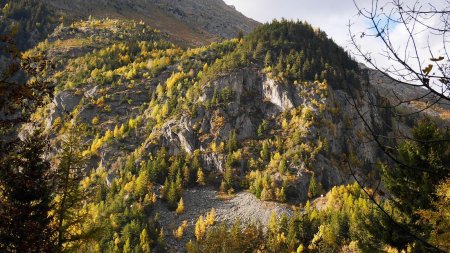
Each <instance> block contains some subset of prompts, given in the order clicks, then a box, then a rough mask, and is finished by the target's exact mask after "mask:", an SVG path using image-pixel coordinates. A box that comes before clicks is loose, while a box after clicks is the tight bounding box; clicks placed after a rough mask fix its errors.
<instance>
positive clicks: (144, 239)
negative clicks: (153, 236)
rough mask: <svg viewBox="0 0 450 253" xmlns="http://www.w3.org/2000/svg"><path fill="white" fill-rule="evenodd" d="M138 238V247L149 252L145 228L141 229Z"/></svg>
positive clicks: (144, 251) (144, 252)
mask: <svg viewBox="0 0 450 253" xmlns="http://www.w3.org/2000/svg"><path fill="white" fill-rule="evenodd" d="M139 239H140V247H141V250H142V252H143V253H150V237H149V236H148V233H147V229H145V228H144V229H143V230H142V232H141V235H140V236H139Z"/></svg>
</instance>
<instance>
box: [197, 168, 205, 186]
mask: <svg viewBox="0 0 450 253" xmlns="http://www.w3.org/2000/svg"><path fill="white" fill-rule="evenodd" d="M197 183H198V184H199V185H200V186H204V185H205V184H206V183H205V175H204V174H203V171H202V169H201V168H199V169H198V171H197Z"/></svg>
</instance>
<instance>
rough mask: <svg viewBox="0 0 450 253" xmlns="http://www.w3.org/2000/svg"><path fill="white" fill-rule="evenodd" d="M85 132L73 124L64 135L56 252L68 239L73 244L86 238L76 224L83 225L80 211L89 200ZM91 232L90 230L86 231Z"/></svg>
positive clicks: (58, 179) (58, 176)
mask: <svg viewBox="0 0 450 253" xmlns="http://www.w3.org/2000/svg"><path fill="white" fill-rule="evenodd" d="M81 138H82V133H81V131H80V130H79V129H75V128H73V127H70V128H69V130H68V132H67V134H66V136H64V138H63V140H62V145H61V149H60V150H61V151H60V152H59V154H58V155H57V158H58V161H59V164H58V170H57V173H56V179H55V181H56V186H57V189H56V197H55V198H54V203H53V206H54V213H55V216H54V224H55V231H56V249H55V251H56V252H61V251H63V249H64V246H65V243H66V242H70V244H71V245H74V243H76V242H77V240H79V239H78V238H82V236H80V235H79V234H77V231H74V229H73V228H75V227H77V226H78V225H80V224H81V223H82V222H83V220H84V218H85V217H84V216H83V215H80V214H79V211H80V210H81V209H82V208H83V203H82V202H83V201H85V200H86V197H87V192H85V191H83V190H82V189H81V187H80V181H81V179H83V177H84V173H85V166H86V163H85V158H84V157H83V155H82V152H83V150H84V149H83V145H81ZM83 232H84V233H88V231H83Z"/></svg>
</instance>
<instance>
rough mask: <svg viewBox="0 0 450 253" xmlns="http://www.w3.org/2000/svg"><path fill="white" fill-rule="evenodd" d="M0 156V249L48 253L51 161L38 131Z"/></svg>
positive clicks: (49, 249)
mask: <svg viewBox="0 0 450 253" xmlns="http://www.w3.org/2000/svg"><path fill="white" fill-rule="evenodd" d="M10 148H11V149H10V150H11V151H10V152H9V153H8V154H5V155H4V156H2V157H1V158H0V251H1V252H51V251H52V250H51V249H52V248H51V230H50V226H49V225H50V221H51V218H50V217H49V215H48V214H49V211H50V201H51V190H50V189H51V187H50V183H51V178H50V174H51V173H50V163H49V162H48V161H47V160H46V159H45V157H44V156H45V153H46V151H47V143H46V141H45V138H43V137H42V136H41V134H40V133H39V132H35V133H33V134H32V135H31V136H29V137H28V138H26V139H25V140H24V141H20V142H18V143H16V144H15V145H14V146H11V147H10Z"/></svg>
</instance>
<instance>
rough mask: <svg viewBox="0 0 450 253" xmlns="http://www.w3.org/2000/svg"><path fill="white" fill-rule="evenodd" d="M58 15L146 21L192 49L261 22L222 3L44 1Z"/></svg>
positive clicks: (200, 0) (191, 0) (199, 0)
mask: <svg viewBox="0 0 450 253" xmlns="http://www.w3.org/2000/svg"><path fill="white" fill-rule="evenodd" d="M44 1H45V2H46V3H47V4H48V6H49V7H50V9H52V10H55V11H56V12H57V15H62V16H66V17H67V18H69V19H79V18H84V19H85V18H87V17H89V16H92V17H102V18H103V17H110V18H119V19H133V20H136V21H141V20H142V21H144V22H145V23H146V24H148V25H151V26H152V27H155V28H157V29H160V30H161V31H163V32H167V33H168V34H169V35H170V36H171V37H172V39H173V40H175V41H177V42H181V43H182V44H185V45H188V46H198V45H204V44H208V43H210V42H212V41H214V40H216V39H217V38H221V37H224V38H231V37H236V36H237V35H238V34H239V33H240V32H242V33H244V34H247V33H249V32H250V31H252V30H253V29H254V28H255V27H256V26H257V25H258V22H256V21H254V20H252V19H249V18H247V17H245V16H244V15H242V14H241V13H239V12H238V11H236V10H235V9H234V8H233V7H231V6H228V5H227V4H225V3H224V2H223V1H222V0H188V1H179V0H168V1H166V0H164V1H162V0H133V1H130V0H99V1H88V0H44Z"/></svg>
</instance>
